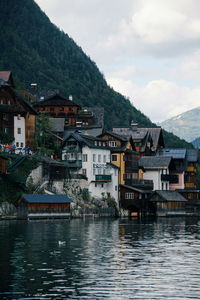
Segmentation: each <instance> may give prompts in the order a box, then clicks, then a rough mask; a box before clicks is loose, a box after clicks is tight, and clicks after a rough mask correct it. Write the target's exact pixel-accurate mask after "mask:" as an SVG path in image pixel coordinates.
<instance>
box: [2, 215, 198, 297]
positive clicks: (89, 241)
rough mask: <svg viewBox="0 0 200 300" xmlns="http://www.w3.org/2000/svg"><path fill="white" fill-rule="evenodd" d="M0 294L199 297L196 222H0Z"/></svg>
mask: <svg viewBox="0 0 200 300" xmlns="http://www.w3.org/2000/svg"><path fill="white" fill-rule="evenodd" d="M0 299H24V300H25V299H45V300H47V299H88V300H89V299H93V300H95V299H110V300H123V299H143V300H149V299H159V300H162V299H169V300H172V299H173V300H180V299H183V300H184V299H198V300H199V299H200V221H199V220H195V219H194V220H191V219H188V218H186V219H176V218H172V219H169V218H165V219H159V220H157V221H148V222H147V221H146V222H137V221H136V220H120V219H119V220H115V219H85V220H82V219H74V220H71V221H68V220H67V221H66V220H65V221H63V220H62V221H60V220H55V221H0Z"/></svg>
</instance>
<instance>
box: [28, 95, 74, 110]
mask: <svg viewBox="0 0 200 300" xmlns="http://www.w3.org/2000/svg"><path fill="white" fill-rule="evenodd" d="M57 105H58V106H78V107H80V105H78V104H76V103H74V102H73V101H71V100H69V99H66V98H64V97H62V96H60V95H59V94H55V95H53V96H50V97H48V98H47V99H45V100H42V101H39V102H37V103H34V106H35V107H39V106H57Z"/></svg>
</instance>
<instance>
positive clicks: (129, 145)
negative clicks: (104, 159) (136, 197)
mask: <svg viewBox="0 0 200 300" xmlns="http://www.w3.org/2000/svg"><path fill="white" fill-rule="evenodd" d="M99 137H101V138H102V139H104V140H105V141H106V144H107V147H109V148H110V150H111V163H112V164H114V165H115V166H117V167H119V179H118V184H126V183H127V180H132V179H138V160H139V153H137V152H136V151H135V150H136V149H135V145H134V143H133V140H132V138H130V137H129V138H127V137H123V136H120V135H118V134H115V133H113V132H109V131H106V132H104V133H103V134H101V135H100V136H99Z"/></svg>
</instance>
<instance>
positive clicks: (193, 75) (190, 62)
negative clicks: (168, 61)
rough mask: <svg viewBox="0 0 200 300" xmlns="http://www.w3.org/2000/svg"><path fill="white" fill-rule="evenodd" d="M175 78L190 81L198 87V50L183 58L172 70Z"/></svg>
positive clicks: (199, 69) (199, 70)
mask: <svg viewBox="0 0 200 300" xmlns="http://www.w3.org/2000/svg"><path fill="white" fill-rule="evenodd" d="M172 74H173V75H174V76H175V77H176V78H180V77H181V78H182V79H187V80H192V83H193V84H197V85H199V78H200V50H198V51H196V52H195V53H194V54H192V55H191V56H188V57H187V58H185V59H184V60H183V61H182V62H181V64H180V65H179V66H177V67H176V68H173V69H172Z"/></svg>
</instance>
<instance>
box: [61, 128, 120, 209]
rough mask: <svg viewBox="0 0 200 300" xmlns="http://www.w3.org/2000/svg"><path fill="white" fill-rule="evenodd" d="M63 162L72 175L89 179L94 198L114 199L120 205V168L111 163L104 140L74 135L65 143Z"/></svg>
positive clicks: (108, 150)
mask: <svg viewBox="0 0 200 300" xmlns="http://www.w3.org/2000/svg"><path fill="white" fill-rule="evenodd" d="M62 160H64V161H65V164H66V165H67V166H68V167H69V168H70V170H71V172H72V173H74V174H75V173H76V174H79V175H80V174H82V175H83V176H85V177H86V178H87V180H88V183H89V192H90V193H91V196H92V197H95V198H102V197H112V198H114V199H115V201H116V202H117V204H118V167H116V166H114V165H113V164H111V163H110V149H109V148H107V147H106V143H105V141H104V140H102V139H100V138H97V137H93V136H89V135H82V134H79V133H72V134H70V136H69V137H68V138H67V139H65V141H64V143H63V150H62Z"/></svg>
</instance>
